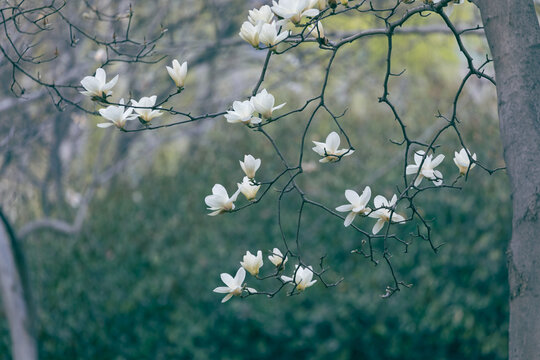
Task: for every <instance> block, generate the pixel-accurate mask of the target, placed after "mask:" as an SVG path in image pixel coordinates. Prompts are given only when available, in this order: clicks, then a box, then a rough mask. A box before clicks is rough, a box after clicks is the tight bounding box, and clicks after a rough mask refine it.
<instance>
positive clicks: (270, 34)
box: [259, 22, 289, 47]
mask: <svg viewBox="0 0 540 360" xmlns="http://www.w3.org/2000/svg"><path fill="white" fill-rule="evenodd" d="M287 36H289V32H288V31H283V32H281V33H279V34H278V25H277V24H276V23H275V22H273V23H271V24H263V25H262V27H261V32H260V33H259V40H260V41H261V42H262V43H263V44H264V45H266V46H268V47H273V46H274V45H276V44H277V43H279V42H281V41H283V40H285V39H286V38H287Z"/></svg>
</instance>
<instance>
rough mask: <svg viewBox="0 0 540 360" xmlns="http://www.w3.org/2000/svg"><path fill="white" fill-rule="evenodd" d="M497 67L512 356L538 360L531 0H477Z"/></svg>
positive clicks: (538, 153) (539, 77)
mask: <svg viewBox="0 0 540 360" xmlns="http://www.w3.org/2000/svg"><path fill="white" fill-rule="evenodd" d="M475 3H476V4H477V5H478V7H479V8H480V12H481V14H482V21H483V23H484V27H485V33H486V37H487V40H488V43H489V47H490V49H491V54H492V56H493V60H494V65H495V76H496V81H497V96H498V107H499V119H500V129H501V137H502V141H503V146H504V159H505V161H506V166H507V169H508V175H509V177H510V184H511V187H512V189H511V190H512V209H513V219H512V239H511V241H510V246H509V249H508V277H509V284H510V327H509V358H510V359H511V360H517V359H523V360H533V359H540V211H539V210H540V27H539V25H538V20H537V17H536V12H535V9H534V5H533V1H532V0H475Z"/></svg>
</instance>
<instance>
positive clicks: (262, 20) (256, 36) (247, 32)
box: [238, 5, 289, 48]
mask: <svg viewBox="0 0 540 360" xmlns="http://www.w3.org/2000/svg"><path fill="white" fill-rule="evenodd" d="M272 10H273V9H271V8H270V6H268V5H264V6H262V7H261V8H260V9H253V10H250V11H249V15H248V21H244V23H243V24H242V27H241V28H240V33H238V35H240V37H241V38H242V39H244V40H245V41H247V42H248V43H249V44H250V45H251V46H253V47H254V48H260V44H261V43H262V44H263V45H264V46H265V47H268V48H273V47H275V46H276V45H277V44H278V43H280V42H282V41H283V40H285V39H286V38H287V37H288V36H289V31H281V30H282V27H281V26H280V24H278V22H276V21H275V20H274V12H272Z"/></svg>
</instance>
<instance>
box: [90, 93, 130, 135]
mask: <svg viewBox="0 0 540 360" xmlns="http://www.w3.org/2000/svg"><path fill="white" fill-rule="evenodd" d="M118 103H119V104H121V105H118V106H117V105H110V106H107V107H106V108H105V109H99V113H100V114H101V116H103V117H104V118H105V119H107V120H109V121H110V122H106V123H100V124H97V126H98V127H100V128H108V127H109V126H113V125H115V126H116V127H117V128H119V129H123V128H124V126H125V125H126V121H129V120H133V119H136V118H137V115H132V114H131V113H132V112H133V108H128V109H127V110H125V108H126V107H125V106H124V99H120V101H119V102H118Z"/></svg>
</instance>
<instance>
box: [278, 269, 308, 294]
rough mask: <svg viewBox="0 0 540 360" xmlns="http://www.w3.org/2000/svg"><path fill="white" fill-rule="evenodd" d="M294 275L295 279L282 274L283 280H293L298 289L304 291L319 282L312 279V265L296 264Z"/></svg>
mask: <svg viewBox="0 0 540 360" xmlns="http://www.w3.org/2000/svg"><path fill="white" fill-rule="evenodd" d="M293 276H294V279H293V278H291V277H288V276H284V275H283V276H281V280H283V281H285V282H293V283H294V284H296V288H297V289H298V291H303V290H305V289H306V288H308V287H310V286H312V285H313V284H315V283H316V282H317V280H313V281H312V280H311V279H313V267H311V266H308V267H307V268H305V267H302V266H300V267H299V266H298V265H296V267H295V270H294V274H293Z"/></svg>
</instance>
